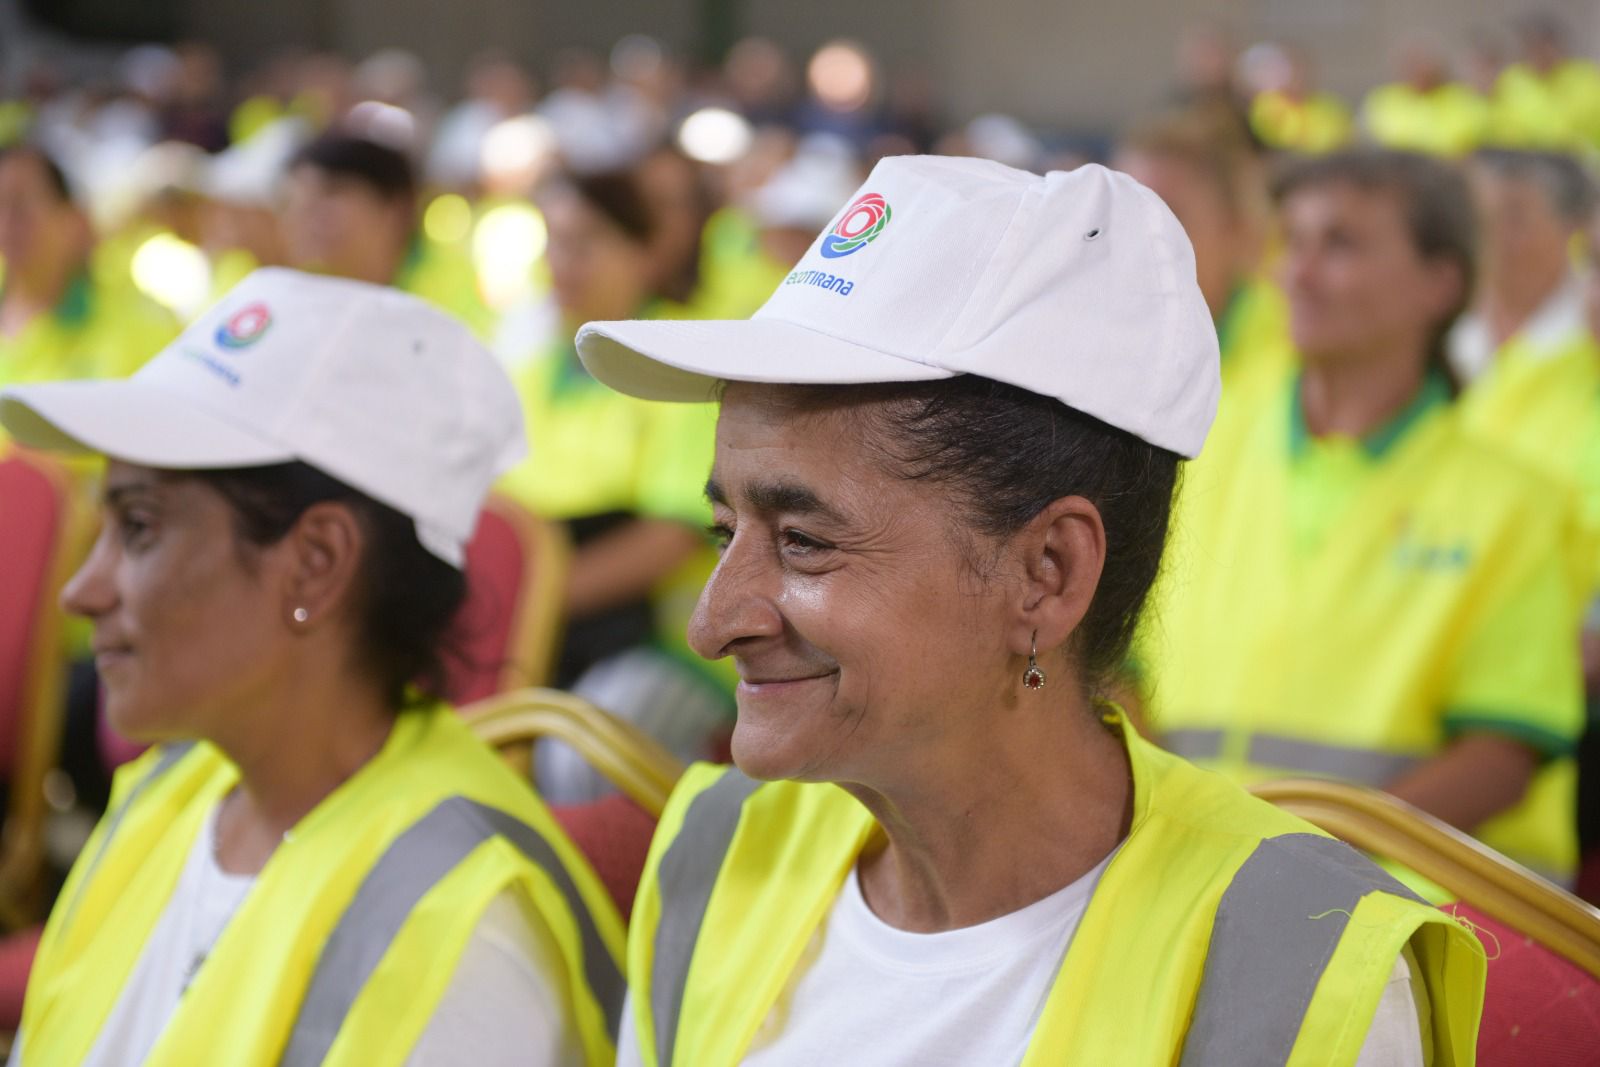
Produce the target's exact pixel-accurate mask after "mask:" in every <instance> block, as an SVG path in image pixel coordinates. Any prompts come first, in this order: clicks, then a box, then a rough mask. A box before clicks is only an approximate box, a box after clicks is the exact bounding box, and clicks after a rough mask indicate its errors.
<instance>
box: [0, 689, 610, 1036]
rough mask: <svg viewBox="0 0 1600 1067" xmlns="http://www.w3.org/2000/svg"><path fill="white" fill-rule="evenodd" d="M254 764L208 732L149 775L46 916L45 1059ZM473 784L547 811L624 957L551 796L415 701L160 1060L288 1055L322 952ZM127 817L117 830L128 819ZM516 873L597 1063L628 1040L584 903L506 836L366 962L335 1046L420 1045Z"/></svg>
mask: <svg viewBox="0 0 1600 1067" xmlns="http://www.w3.org/2000/svg"><path fill="white" fill-rule="evenodd" d="M162 755H163V751H162V750H159V749H158V750H155V751H152V752H150V753H147V754H146V755H145V756H143V757H141V758H140V759H139V760H138V761H136V762H135V763H132V764H129V765H128V766H127V767H125V768H123V769H122V770H120V771H119V772H118V774H117V779H116V785H115V789H114V792H113V796H112V801H111V807H110V810H111V811H112V812H115V811H117V810H118V809H119V808H120V807H121V805H122V801H123V800H124V799H125V798H127V797H128V796H129V795H130V792H131V791H132V790H133V789H134V788H135V786H137V785H138V784H139V783H140V782H141V781H142V780H143V779H144V778H145V777H146V776H148V775H149V774H150V772H151V771H152V769H153V768H154V767H155V766H156V763H157V761H158V760H159V759H160V758H161V757H162ZM237 781H238V771H237V769H236V768H235V767H234V766H233V765H232V764H231V763H230V762H228V761H227V760H226V759H225V758H224V757H223V756H222V755H221V754H220V753H219V752H217V751H216V750H215V749H214V748H212V747H211V746H209V745H206V744H197V745H195V746H194V748H193V749H192V750H191V751H190V752H188V753H187V754H186V755H184V756H183V757H182V759H181V760H180V761H179V762H178V763H176V764H175V765H173V766H172V767H171V768H170V769H168V770H167V771H166V772H165V773H164V774H162V775H160V776H158V777H156V778H154V779H152V780H151V781H150V783H149V785H148V787H147V788H145V789H143V790H140V791H139V792H138V794H137V795H136V796H135V798H134V800H133V801H132V803H131V804H130V805H129V806H128V808H127V810H126V811H125V813H124V814H123V817H122V819H121V820H120V822H118V823H117V824H116V825H115V827H114V828H113V827H112V826H110V825H108V823H109V820H107V821H102V823H101V825H100V826H99V828H97V829H96V831H95V833H94V836H93V837H91V838H90V840H89V844H88V845H87V847H86V848H85V849H84V851H83V855H82V856H81V857H80V859H79V861H78V863H77V864H76V866H75V867H74V868H73V871H72V874H71V876H70V877H69V878H68V880H67V883H66V886H65V888H64V889H63V891H62V895H61V897H60V899H59V902H58V904H57V907H56V909H55V911H54V912H53V913H52V914H51V916H50V921H49V923H48V924H47V926H46V927H45V932H44V936H43V939H42V940H41V942H40V945H39V954H38V956H37V958H36V960H35V963H34V968H33V973H32V976H31V978H30V981H29V985H28V994H27V1000H26V1003H25V1005H24V1009H23V1022H22V1041H23V1055H24V1056H25V1057H26V1059H27V1061H28V1062H29V1063H38V1064H66V1063H78V1062H80V1061H81V1060H82V1059H83V1057H84V1056H85V1055H86V1054H87V1053H88V1051H89V1049H90V1048H91V1046H92V1045H93V1044H94V1041H95V1038H96V1035H97V1034H98V1033H99V1031H100V1028H101V1027H102V1026H103V1025H104V1023H105V1020H106V1019H107V1017H108V1015H109V1013H110V1012H111V1009H112V1007H113V1006H114V1005H115V1003H116V1000H117V998H118V996H119V995H120V993H121V990H122V986H123V984H124V983H125V982H126V981H127V978H128V975H129V974H130V973H131V972H132V970H133V967H134V965H135V963H136V962H137V960H138V957H139V954H140V952H141V950H142V948H143V945H144V942H145V939H146V938H147V937H148V935H149V934H150V932H151V930H152V929H153V928H154V926H155V923H156V921H157V919H158V918H159V917H160V915H161V913H162V911H163V910H164V909H165V907H166V904H167V900H168V898H169V896H170V895H171V893H172V890H173V888H174V885H175V884H176V882H177V878H178V875H179V873H180V871H181V870H182V868H183V865H184V863H185V861H186V859H187V858H188V855H189V852H190V849H191V847H192V845H193V842H194V840H195V838H196V836H197V835H198V834H199V833H200V832H201V829H202V827H203V825H204V822H205V818H206V815H207V812H208V811H209V810H210V808H211V807H212V806H213V805H214V804H215V803H216V802H217V801H218V800H220V799H221V798H222V797H223V796H225V795H226V794H227V793H228V792H229V791H230V790H231V789H232V788H233V787H234V785H235V783H236V782H237ZM452 796H462V797H466V798H469V799H471V800H474V801H477V802H479V803H482V804H485V805H487V806H489V807H492V808H496V809H499V810H500V811H503V812H505V813H508V814H509V815H511V816H513V817H515V818H516V819H518V820H520V821H521V822H523V823H525V824H527V825H528V826H530V827H532V828H533V829H534V830H535V831H537V833H538V834H539V836H540V837H542V838H543V839H544V840H545V842H547V843H548V845H549V846H550V848H551V849H552V850H553V851H554V853H555V854H556V856H557V857H558V859H559V862H560V863H561V865H562V867H564V868H565V870H566V872H567V873H568V875H569V876H570V878H571V879H572V881H573V883H574V884H575V885H576V886H577V887H578V891H579V894H580V896H581V897H582V899H583V901H584V903H585V904H586V906H587V908H588V910H589V912H590V914H591V915H592V916H593V918H594V922H595V924H596V928H597V929H598V931H599V932H600V936H601V939H602V940H603V941H604V943H605V949H606V951H607V952H609V953H610V954H611V956H612V957H613V958H614V959H615V960H616V961H617V962H618V963H619V964H620V959H621V954H622V952H623V946H624V933H623V926H622V920H621V917H620V916H619V915H618V914H617V913H616V909H615V907H614V906H613V905H612V904H611V901H610V898H609V897H608V896H607V895H606V892H605V890H604V888H603V887H602V886H601V884H600V882H599V880H598V878H597V876H596V875H595V874H594V873H593V871H591V870H590V869H589V867H588V865H587V864H586V863H585V861H584V860H583V859H582V857H581V856H580V855H579V853H578V852H577V849H576V848H575V846H573V845H572V844H571V842H570V841H568V840H567V838H566V837H565V835H564V834H563V833H562V831H561V830H560V828H559V827H558V826H557V824H556V823H555V821H554V819H553V818H552V817H551V815H550V813H549V811H548V810H547V809H546V808H545V806H544V805H543V803H541V802H540V800H539V799H538V797H537V796H535V794H534V793H533V791H532V790H531V789H529V788H528V787H527V785H526V783H525V782H523V781H521V780H520V779H518V778H517V777H516V776H515V775H514V774H513V773H512V772H511V771H510V770H509V769H508V768H507V767H506V766H505V765H504V764H503V763H502V762H501V761H500V760H499V758H498V757H497V756H496V755H495V754H494V753H493V752H491V751H490V750H489V749H488V748H486V747H484V746H483V744H482V743H481V742H479V741H478V740H477V739H476V738H475V737H473V736H472V734H471V732H470V731H469V730H468V729H467V728H466V726H464V725H463V724H462V723H461V721H460V720H459V719H458V718H457V717H456V716H455V715H454V714H453V713H452V712H451V711H449V709H446V708H434V709H431V710H419V711H410V712H405V713H403V714H402V715H401V716H400V717H399V719H398V720H397V722H396V724H395V727H394V729H393V731H392V732H391V735H390V738H389V740H388V742H387V743H386V744H385V746H384V748H383V750H382V751H381V752H380V753H379V754H378V755H377V756H376V757H375V758H374V759H373V760H372V761H371V762H369V763H368V764H367V765H366V766H365V767H363V768H362V769H361V770H360V771H359V772H357V774H356V775H355V776H354V777H353V778H351V779H350V780H349V781H347V782H346V783H345V784H344V785H342V786H341V787H340V788H339V789H338V790H336V791H335V792H334V793H333V794H332V795H330V796H329V797H328V798H327V799H326V800H324V801H323V802H322V803H321V804H320V805H318V806H317V807H316V808H315V809H314V810H313V811H312V812H311V813H310V814H309V815H307V816H306V817H305V818H304V819H303V820H302V821H301V822H300V824H299V825H298V826H296V828H295V830H294V832H293V836H292V839H291V840H289V841H286V842H285V843H284V844H283V845H282V846H280V847H279V849H278V851H277V852H276V853H275V854H274V855H273V857H272V859H271V860H269V861H268V863H267V866H266V867H265V868H264V869H263V870H262V872H261V874H260V875H259V877H258V878H257V881H256V884H255V886H254V887H253V888H252V889H251V891H250V893H249V895H248V896H247V897H246V898H245V901H244V903H243V904H242V905H241V906H240V909H239V912H238V913H237V914H236V915H235V916H234V918H233V920H232V921H231V922H230V923H229V924H228V926H227V928H226V929H225V930H224V931H223V933H222V936H221V937H220V938H219V940H218V941H217V943H216V946H215V948H214V949H213V950H212V952H211V955H210V956H209V957H208V958H207V960H206V962H205V964H204V965H203V966H202V967H201V969H200V970H199V971H198V972H197V973H196V975H195V977H194V980H193V983H192V984H191V985H190V986H189V988H188V990H187V992H186V993H185V995H184V998H183V1001H182V1003H181V1004H180V1005H179V1007H178V1009H177V1011H176V1012H175V1013H174V1014H173V1016H172V1018H171V1020H170V1021H169V1022H168V1024H167V1026H166V1029H165V1030H164V1031H163V1033H162V1036H161V1037H160V1039H159V1040H158V1042H157V1044H156V1046H155V1047H154V1048H153V1049H152V1050H151V1053H150V1056H149V1058H148V1059H147V1060H146V1061H145V1063H146V1065H147V1067H165V1065H173V1067H177V1065H189V1064H196V1063H206V1064H215V1065H219V1067H245V1065H263V1067H265V1065H271V1064H276V1063H277V1062H278V1057H279V1055H280V1054H281V1053H282V1051H283V1048H284V1044H285V1042H286V1041H287V1039H288V1036H289V1033H290V1029H291V1027H292V1026H293V1024H294V1022H295V1019H296V1016H297V1013H298V1011H299V1009H300V1006H301V1002H302V998H303V997H304V996H305V994H306V990H307V986H308V984H309V982H310V980H311V976H312V974H313V971H314V968H315V967H316V965H317V962H318V956H319V953H320V952H321V950H322V947H323V945H324V944H325V942H326V941H327V939H328V936H329V934H330V932H331V931H332V930H333V929H334V928H335V927H336V925H338V923H339V922H340V920H341V917H342V916H343V915H344V912H345V910H346V908H347V906H348V905H349V904H350V901H351V899H352V897H354V895H355V893H356V890H357V889H358V887H359V886H360V885H361V883H362V881H363V880H364V879H365V877H366V876H367V874H368V873H369V872H370V871H371V870H372V869H373V866H374V865H375V864H376V863H377V862H378V860H379V858H380V857H381V856H383V855H384V853H385V851H386V850H387V849H388V848H389V846H390V845H391V844H392V843H393V842H394V841H395V840H396V839H397V838H398V837H399V836H400V835H401V834H402V833H403V832H405V831H406V830H407V829H408V828H410V827H411V826H412V825H414V824H415V823H416V822H417V821H418V820H419V819H421V818H422V817H423V816H424V815H426V814H427V813H428V812H429V811H431V810H432V809H433V808H434V807H435V806H436V805H438V804H439V803H440V802H441V801H443V800H446V799H447V798H450V797H452ZM113 829H114V832H113ZM511 887H517V888H518V889H520V890H521V891H523V892H525V893H526V894H527V895H528V899H530V900H531V901H532V902H533V904H534V906H535V907H536V908H537V910H538V912H539V914H540V915H541V916H542V917H543V918H544V920H545V921H546V922H547V923H548V924H549V926H550V929H551V931H552V932H553V934H554V936H555V940H556V942H557V944H558V945H559V947H560V950H561V953H562V956H563V958H564V959H565V961H566V964H567V975H568V985H569V988H570V990H571V992H572V999H573V1003H574V1005H575V1012H576V1015H577V1024H578V1027H579V1031H580V1035H581V1038H582V1043H583V1047H584V1049H585V1053H586V1058H585V1062H586V1063H588V1064H590V1065H600V1064H609V1063H611V1062H612V1059H613V1058H614V1055H615V1049H614V1046H613V1042H612V1039H611V1037H610V1036H609V1034H608V1033H607V1032H606V1024H605V1014H604V1011H603V1010H602V1008H601V1006H600V1005H599V1003H598V1002H597V1000H596V998H595V995H594V991H593V990H591V989H590V988H589V987H588V984H587V982H586V980H585V977H584V976H585V969H584V963H583V960H582V951H581V947H580V946H581V935H580V932H579V928H578V923H577V919H576V917H575V916H574V914H573V913H572V911H571V909H570V908H569V907H568V906H567V904H566V900H565V897H564V896H563V894H562V893H561V891H560V890H559V889H558V888H557V886H556V884H555V882H554V881H553V880H552V879H551V877H550V876H549V875H548V874H547V873H546V872H545V871H544V870H542V869H541V868H539V867H538V866H536V865H535V864H533V863H531V862H529V861H528V860H527V859H525V858H524V857H523V855H522V853H521V852H520V851H519V850H518V849H516V848H514V847H513V846H511V845H510V844H508V843H507V842H506V841H505V840H504V839H502V838H499V837H490V838H489V839H488V840H486V841H485V842H484V843H483V844H482V845H480V846H479V847H478V848H477V849H475V850H474V851H473V852H471V853H470V854H469V855H468V856H467V858H466V859H465V860H463V861H462V863H461V864H460V865H459V866H458V867H457V868H456V869H454V871H453V872H452V873H451V874H449V875H448V876H446V877H445V878H443V879H441V880H440V881H439V882H438V883H436V884H435V885H434V886H433V888H432V889H430V890H429V891H428V892H427V893H426V894H425V895H424V896H423V897H422V898H421V899H420V900H419V901H418V902H417V903H416V905H415V906H414V907H413V908H412V910H411V912H410V914H409V916H408V918H407V919H406V921H405V924H404V925H403V926H402V927H401V928H400V931H399V933H398V935H397V936H396V938H395V940H394V942H393V943H392V944H391V945H390V946H389V949H388V951H387V952H386V953H385V954H384V956H383V957H382V959H381V960H380V961H379V964H378V967H377V969H376V970H375V971H374V972H373V973H372V975H371V976H370V977H369V978H368V979H367V981H366V983H365V985H364V986H363V987H362V989H361V992H360V994H359V995H358V997H357V999H356V1001H355V1003H354V1004H353V1006H352V1007H351V1010H350V1014H349V1015H348V1016H347V1017H346V1019H345V1022H344V1024H343V1026H342V1027H341V1029H340V1030H339V1036H338V1037H337V1039H336V1040H335V1043H334V1045H333V1047H332V1049H331V1051H330V1053H329V1056H328V1058H327V1059H326V1060H325V1061H324V1062H325V1063H326V1064H327V1065H328V1067H357V1065H360V1067H383V1065H386V1064H394V1065H398V1064H401V1063H403V1062H404V1060H405V1057H406V1056H407V1055H408V1054H409V1050H410V1048H411V1046H412V1045H413V1044H414V1043H415V1042H416V1040H417V1038H418V1037H419V1036H420V1035H421V1033H422V1030H423V1029H424V1027H425V1026H426V1024H427V1022H428V1020H429V1018H430V1017H431V1015H432V1013H433V1009H434V1007H435V1006H436V1005H437V1003H438V1001H439V998H440V997H441V996H442V994H443V991H444V989H445V987H446V985H447V984H448V981H449V978H450V975H451V974H452V973H453V972H454V970H455V964H456V961H457V959H458V958H459V957H460V954H461V952H462V950H463V949H464V948H465V946H466V943H467V941H468V939H469V938H470V936H471V934H472V931H473V930H474V929H475V928H476V926H477V922H478V919H479V917H480V916H481V914H482V912H483V909H484V908H485V907H486V906H487V905H488V903H489V901H490V900H491V899H492V898H493V897H494V896H495V895H496V894H498V893H499V892H501V891H503V890H505V889H507V888H511Z"/></svg>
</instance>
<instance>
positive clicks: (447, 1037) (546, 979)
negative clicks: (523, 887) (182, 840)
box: [11, 809, 583, 1067]
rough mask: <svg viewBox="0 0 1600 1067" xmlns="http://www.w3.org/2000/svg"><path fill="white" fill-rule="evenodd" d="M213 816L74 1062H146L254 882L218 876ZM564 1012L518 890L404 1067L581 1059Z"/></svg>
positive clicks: (117, 1065)
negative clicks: (129, 972)
mask: <svg viewBox="0 0 1600 1067" xmlns="http://www.w3.org/2000/svg"><path fill="white" fill-rule="evenodd" d="M216 819H217V810H216V809H213V810H212V812H211V814H210V815H209V816H208V817H207V819H206V824H205V829H204V831H203V832H202V833H201V834H200V835H199V837H198V838H196V840H195V844H194V848H193V849H192V850H191V851H190V853H189V858H188V860H187V861H186V862H185V864H184V868H183V873H182V874H180V875H179V876H178V884H177V887H176V888H175V889H174V891H173V894H172V899H171V900H169V901H168V902H167V907H166V910H165V911H163V912H162V913H161V917H160V919H159V920H158V921H157V922H156V925H155V929H154V930H152V931H151V933H150V939H149V940H148V941H147V942H146V943H145V947H144V951H143V953H142V954H141V955H140V956H139V962H138V963H137V964H136V965H135V966H134V970H133V976H132V977H131V978H130V979H129V981H128V983H127V985H125V986H124V987H123V989H122V995H121V996H120V997H119V998H118V1000H117V1003H116V1005H115V1006H114V1007H113V1008H112V1010H111V1014H110V1016H109V1017H108V1018H107V1019H106V1024H105V1026H104V1027H102V1028H101V1030H100V1034H99V1037H98V1038H96V1040H95V1044H94V1047H93V1049H92V1050H91V1051H90V1053H89V1055H88V1057H87V1058H86V1059H85V1060H84V1061H83V1067H133V1065H136V1064H139V1063H142V1062H143V1061H144V1059H145V1057H146V1056H147V1055H149V1052H150V1049H151V1048H152V1047H153V1046H154V1044H155V1042H156V1039H157V1038H158V1037H160V1036H161V1031H162V1029H163V1028H164V1027H165V1026H166V1023H167V1019H168V1018H170V1017H171V1015H172V1013H173V1011H175V1010H176V1009H177V1006H178V1003H179V1001H180V1000H181V999H182V997H183V992H184V989H185V988H187V986H188V984H189V980H190V978H191V977H192V976H193V975H194V974H195V972H197V971H198V970H199V969H200V964H201V963H203V962H204V961H205V958H206V955H207V954H208V953H209V952H210V950H211V946H212V945H214V944H215V943H216V940H217V938H218V937H219V936H221V934H222V931H223V928H224V927H225V926H227V924H228V921H229V920H230V919H231V918H232V917H233V915H234V913H235V912H236V911H237V910H238V908H239V905H240V904H242V903H243V902H244V899H245V897H246V896H247V895H248V894H249V892H250V890H251V888H252V887H253V886H254V885H255V878H254V877H253V876H250V875H235V874H228V873H227V872H226V871H224V870H222V868H220V867H219V866H218V865H217V862H216V848H215V843H216ZM572 1017H573V1012H572V1008H571V1001H570V995H569V990H568V987H567V979H566V973H565V967H564V965H563V963H562V960H561V954H560V950H559V948H557V946H556V942H555V938H554V935H553V934H552V933H551V932H550V929H549V927H548V926H547V925H546V924H545V922H544V921H543V919H541V918H540V917H539V915H538V914H537V913H536V912H535V911H534V909H533V905H532V903H531V902H530V901H527V900H526V899H525V896H524V894H522V893H518V892H514V891H509V890H508V891H507V892H504V893H501V894H500V895H499V896H497V897H496V898H495V899H494V900H493V901H491V902H490V904H489V906H488V908H486V909H485V910H484V914H483V918H482V919H481V920H479V923H478V927H477V929H476V930H474V931H473V934H472V938H471V940H469V941H468V942H467V946H466V948H465V950H464V951H463V952H462V955H461V960H460V962H459V963H458V964H457V965H456V971H455V975H454V977H453V978H452V979H451V982H450V985H449V986H447V987H446V989H445V992H444V996H443V998H442V999H441V1000H440V1002H439V1005H438V1007H437V1008H436V1009H435V1010H434V1014H433V1018H432V1019H431V1020H429V1022H428V1026H427V1028H426V1029H425V1030H424V1031H423V1033H422V1036H421V1037H420V1038H419V1039H418V1041H417V1045H416V1047H415V1048H414V1049H413V1050H412V1052H411V1056H410V1058H409V1059H407V1060H406V1067H445V1065H456V1064H462V1063H470V1064H472V1065H473V1067H560V1065H564V1064H572V1063H581V1062H583V1053H582V1044H581V1042H580V1040H579V1038H578V1034H577V1029H576V1025H575V1024H574V1023H573V1022H572ZM26 1049H27V1035H26V1034H25V1033H24V1034H22V1035H20V1036H19V1039H18V1042H17V1047H16V1049H15V1051H14V1052H13V1054H12V1058H11V1067H20V1065H21V1064H22V1063H23V1062H24V1057H25V1054H26Z"/></svg>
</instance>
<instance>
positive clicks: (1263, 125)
mask: <svg viewBox="0 0 1600 1067" xmlns="http://www.w3.org/2000/svg"><path fill="white" fill-rule="evenodd" d="M1250 128H1251V129H1252V130H1254V131H1255V135H1256V136H1257V137H1259V138H1261V142H1262V143H1263V144H1265V145H1267V146H1268V147H1269V148H1284V149H1288V150H1290V151H1293V152H1305V153H1307V154H1313V155H1314V154H1318V153H1321V152H1332V151H1333V150H1334V149H1336V148H1342V147H1344V146H1345V145H1346V144H1349V143H1350V138H1351V136H1352V135H1353V134H1354V132H1355V124H1354V123H1353V122H1352V121H1351V118H1350V109H1349V108H1348V107H1346V106H1345V104H1344V101H1342V100H1340V99H1339V98H1338V97H1337V96H1334V95H1332V94H1331V93H1314V94H1312V95H1311V96H1309V97H1307V98H1305V99H1304V100H1296V99H1294V98H1293V97H1291V96H1289V95H1287V94H1286V93H1282V92H1279V91H1278V90H1276V89H1269V90H1268V91H1266V92H1264V93H1257V94H1256V97H1255V99H1254V100H1252V101H1251V102H1250Z"/></svg>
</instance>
